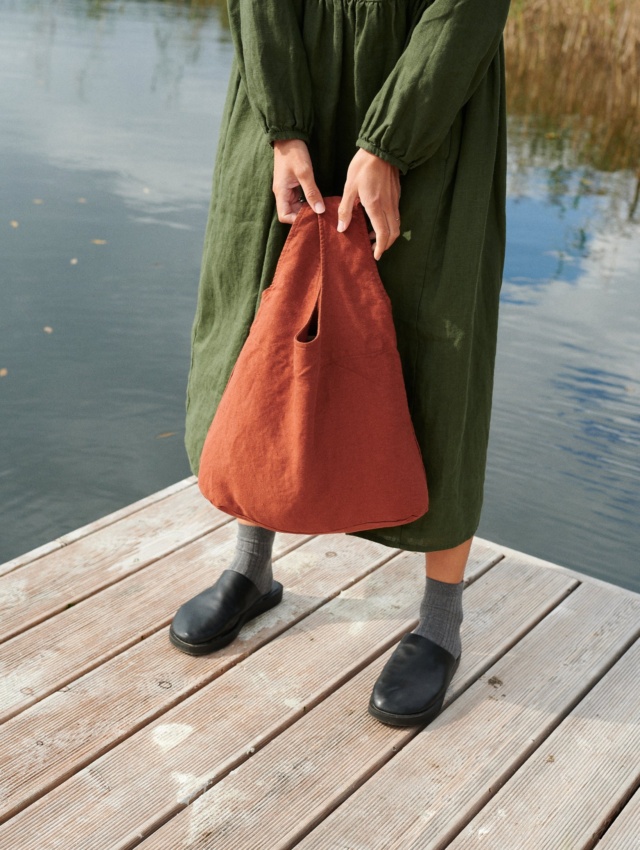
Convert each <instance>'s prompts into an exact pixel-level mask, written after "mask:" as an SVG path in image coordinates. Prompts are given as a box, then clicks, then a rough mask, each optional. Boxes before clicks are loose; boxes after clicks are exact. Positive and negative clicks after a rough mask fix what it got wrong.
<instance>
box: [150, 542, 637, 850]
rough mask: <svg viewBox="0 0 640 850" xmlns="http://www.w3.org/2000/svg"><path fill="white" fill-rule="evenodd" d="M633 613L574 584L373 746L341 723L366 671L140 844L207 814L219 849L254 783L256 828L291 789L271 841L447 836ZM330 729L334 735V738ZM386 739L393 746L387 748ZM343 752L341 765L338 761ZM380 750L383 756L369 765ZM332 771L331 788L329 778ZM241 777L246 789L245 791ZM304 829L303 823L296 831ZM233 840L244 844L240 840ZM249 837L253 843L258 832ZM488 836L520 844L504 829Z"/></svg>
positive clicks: (390, 842) (424, 843)
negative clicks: (458, 688)
mask: <svg viewBox="0 0 640 850" xmlns="http://www.w3.org/2000/svg"><path fill="white" fill-rule="evenodd" d="M507 560H509V559H507V558H505V561H507ZM541 577H542V580H543V581H552V580H554V579H556V578H558V577H560V574H559V573H555V572H553V571H549V572H547V571H541ZM565 579H566V580H570V577H568V576H565ZM520 598H521V600H524V599H525V598H526V597H525V596H524V594H523V596H522V597H520ZM638 613H639V608H638V604H637V602H635V600H634V599H630V598H621V597H620V595H619V594H618V593H617V592H615V591H613V592H612V593H607V592H606V591H604V590H602V589H601V588H599V587H598V588H596V587H595V586H593V585H591V584H584V585H580V586H579V587H578V588H577V589H576V590H575V591H574V592H573V593H572V594H571V595H570V596H569V597H568V598H567V599H566V600H565V601H564V602H562V603H561V604H560V605H558V606H557V607H556V608H554V609H553V610H552V611H551V612H550V613H549V614H548V615H547V616H546V617H545V618H544V619H543V620H542V621H541V622H540V623H539V624H538V625H537V626H536V627H535V628H534V629H533V630H532V631H531V632H529V634H527V635H526V636H525V637H523V638H522V639H521V640H520V641H519V642H518V643H517V644H516V645H515V646H514V647H513V648H512V649H511V650H510V651H509V652H507V653H506V654H505V655H504V657H502V658H500V659H499V660H498V661H497V662H496V663H494V664H493V666H491V667H490V668H489V669H487V670H486V672H484V673H483V675H482V676H481V677H480V678H479V679H478V681H476V682H475V683H474V684H472V685H471V687H469V688H468V690H466V691H465V692H464V693H463V694H462V695H461V696H459V697H458V698H457V699H456V700H455V701H454V702H453V703H452V704H450V705H449V706H448V708H447V709H446V710H445V711H444V712H443V713H441V714H440V715H439V716H438V717H437V718H436V719H435V721H433V723H431V724H430V725H429V726H427V727H426V729H424V730H423V731H421V732H420V733H418V734H415V733H411V734H410V733H408V732H406V731H404V730H400V731H399V732H390V733H387V735H386V736H385V735H383V734H382V733H380V736H379V740H378V748H377V750H376V751H375V752H370V751H369V750H368V749H367V747H368V742H367V741H366V738H365V736H366V735H368V734H372V731H370V726H367V725H364V724H362V725H361V726H360V728H357V727H354V728H353V729H352V730H350V731H349V732H348V733H347V731H346V730H345V729H344V728H343V727H344V726H345V724H346V723H347V722H348V719H347V718H346V717H345V712H344V708H345V706H347V705H348V704H349V702H350V701H353V699H354V698H355V697H357V695H358V694H360V693H362V695H363V696H364V693H366V691H367V689H368V688H369V686H370V685H371V683H372V681H373V679H374V676H373V674H372V675H371V677H370V679H369V680H367V678H366V675H365V674H363V681H362V684H361V690H360V691H358V692H357V693H356V692H354V693H353V694H349V695H348V696H347V695H346V694H345V696H344V699H343V702H342V705H336V709H335V711H334V712H333V713H332V714H325V713H324V711H322V709H324V706H321V707H320V709H319V710H318V714H317V716H315V718H314V719H312V716H313V715H315V712H313V713H312V715H310V716H309V718H306V721H307V724H306V726H305V727H302V726H301V725H300V724H297V725H298V726H300V729H299V730H298V737H297V738H296V739H295V740H294V739H293V738H292V741H291V744H290V745H287V748H286V750H285V749H284V741H283V742H282V746H280V741H278V742H276V745H275V746H274V748H273V749H274V754H273V756H272V758H271V760H270V761H269V762H268V763H267V762H265V761H260V762H258V761H257V759H252V760H251V762H249V765H248V766H247V770H246V771H242V772H241V771H240V770H238V771H237V772H236V775H235V777H234V779H233V781H231V779H230V778H229V780H226V781H225V782H226V784H224V785H223V784H222V783H221V785H220V786H218V787H217V788H216V789H214V790H215V792H216V793H215V795H212V797H211V803H210V804H208V803H207V802H206V796H207V795H204V796H203V797H202V798H200V799H199V800H197V801H196V803H194V806H193V809H194V810H193V813H191V814H189V813H188V812H185V813H183V814H181V815H179V816H177V817H176V818H175V819H174V821H172V822H171V824H169V825H168V826H167V827H166V828H164V829H161V830H160V831H159V832H158V833H157V836H158V840H157V841H153V840H152V841H150V842H148V846H147V844H144V845H143V846H144V847H145V850H150V848H157V847H168V846H169V844H168V843H167V839H168V838H169V837H171V838H173V839H176V840H175V844H174V846H176V847H177V846H180V841H179V840H177V838H178V836H179V835H192V836H198V835H202V834H204V832H205V830H206V829H207V824H212V823H213V824H215V826H211V829H212V830H213V833H212V834H214V835H215V836H216V837H217V836H218V835H220V836H221V840H220V841H219V842H218V841H216V843H215V846H216V850H224V848H226V847H227V846H231V845H227V843H226V841H227V838H226V836H227V832H226V830H229V832H228V834H229V835H230V836H235V837H239V835H240V833H239V832H238V829H237V828H235V827H234V826H233V822H232V815H235V816H237V814H238V807H237V803H236V802H235V801H234V799H233V794H234V793H235V794H238V802H240V803H241V802H242V801H243V800H246V795H247V793H249V794H253V795H254V797H255V799H254V800H253V807H254V809H255V811H257V812H260V818H261V830H260V832H261V834H262V832H263V828H262V823H264V824H265V825H266V824H268V822H269V811H270V806H271V800H272V799H273V800H276V801H279V802H280V805H281V807H284V804H283V799H284V797H283V796H282V795H283V794H286V793H287V789H288V793H289V795H290V796H289V797H288V798H287V800H286V811H287V813H289V812H291V813H292V814H291V818H289V817H287V820H286V822H283V818H282V815H280V816H279V821H280V827H281V831H280V838H279V839H278V841H276V843H274V844H272V845H271V847H272V850H275V848H284V847H292V846H296V848H300V850H326V848H328V847H331V848H336V849H337V848H345V847H349V848H351V850H383V848H384V850H417V848H420V850H425V849H426V848H430V849H431V848H444V847H448V846H449V842H450V840H451V839H452V838H453V837H454V836H455V835H456V834H457V833H458V832H459V831H460V829H461V828H462V827H463V826H464V825H465V824H466V823H467V822H468V821H469V819H470V818H471V817H473V816H474V815H475V814H476V812H477V811H478V810H479V809H480V808H481V807H482V806H483V805H485V803H486V802H487V800H488V799H490V798H491V796H492V795H493V794H494V793H495V791H496V789H497V788H499V787H500V786H501V785H502V784H503V783H504V782H505V781H506V779H507V778H508V777H509V776H510V775H512V774H513V772H514V771H515V770H517V768H518V767H519V766H520V764H522V762H523V761H524V760H525V759H526V758H527V757H528V756H529V755H530V754H531V752H533V751H534V750H535V749H536V748H537V747H538V746H540V743H541V742H542V741H543V740H544V739H545V738H546V737H547V735H548V734H549V733H550V732H551V731H552V729H553V728H554V727H555V726H557V725H558V723H559V722H560V721H561V720H562V718H563V717H564V715H565V714H566V713H567V712H568V711H570V710H571V708H572V707H573V706H574V705H575V704H576V702H577V701H578V700H579V699H580V698H581V697H582V696H583V695H584V694H585V693H586V692H588V690H589V689H590V688H591V687H592V686H593V684H594V683H595V682H596V681H598V679H599V678H600V677H601V676H602V675H603V673H604V672H605V671H606V670H607V669H608V667H609V666H610V665H611V663H612V660H613V659H615V658H616V657H617V656H618V655H619V654H620V653H622V652H623V651H624V649H625V648H626V647H627V646H628V645H629V643H630V641H632V640H633V639H634V637H635V635H636V634H637V633H638V628H639V624H638ZM596 616H597V621H596V620H595V619H594V618H595V617H596ZM469 645H472V644H469ZM463 651H464V650H463ZM461 666H462V665H461ZM454 682H455V680H454ZM334 737H335V740H336V741H338V743H339V747H335V746H334V745H333V743H332V742H333V740H334ZM363 740H364V743H365V744H366V745H367V746H366V747H365V746H363V743H362V742H363ZM305 741H306V742H310V741H312V742H314V746H313V748H312V749H311V748H310V747H309V746H308V744H307V746H306V747H305ZM316 742H317V743H318V748H316V746H315V744H316ZM276 747H277V750H276ZM394 749H396V750H400V752H399V753H398V755H395V757H393V758H392V756H394V752H393V750H394ZM296 759H297V762H296ZM389 759H391V760H390V761H388V760H389ZM340 760H342V761H344V762H346V763H347V764H348V765H350V767H349V768H348V769H345V770H340ZM254 761H255V762H256V764H255V766H253V767H251V766H252V765H253V763H254ZM385 761H388V763H387V764H385V765H384V767H382V768H381V769H379V770H378V768H380V767H381V765H382V764H383V763H384V762H385ZM278 762H279V764H280V771H281V774H282V775H283V779H280V780H279V781H278V793H277V794H276V792H275V791H274V790H273V787H272V782H273V781H274V780H273V777H272V774H271V773H270V770H271V768H272V765H274V764H277V763H278ZM308 763H311V764H313V765H314V770H313V771H312V772H310V777H311V778H312V779H313V781H314V783H315V784H316V785H317V786H318V790H317V791H316V790H315V789H309V788H308V784H307V782H306V780H305V784H304V785H301V789H300V791H295V790H294V789H292V788H291V787H290V785H289V783H290V782H291V781H293V777H294V775H295V774H294V772H293V771H292V770H291V768H290V767H287V766H290V765H292V764H300V765H306V764H308ZM376 771H378V772H377V773H376ZM374 773H375V776H374V775H373V774H374ZM258 776H259V777H260V779H261V780H262V781H263V782H264V788H265V789H266V788H269V789H270V792H269V794H268V795H265V796H264V799H263V798H260V796H259V791H258V789H257V788H256V784H255V783H256V782H257V779H256V777H258ZM369 777H371V778H369ZM368 778H369V779H368ZM367 779H368V781H366V780H367ZM330 783H333V784H334V785H335V789H333V790H332V789H331V788H330V787H327V785H328V784H330ZM240 786H242V787H244V788H247V789H250V790H249V791H248V792H242V791H240ZM358 786H360V787H358ZM354 789H357V790H354ZM347 798H348V799H347ZM343 801H344V802H343ZM340 803H342V805H339V804H340ZM338 806H339V807H338ZM216 807H217V808H216ZM336 807H337V808H336ZM332 809H334V811H333V813H331V812H332ZM216 812H217V814H216ZM178 818H180V829H179V827H178ZM250 824H253V825H255V820H253V817H252V816H247V815H246V814H244V813H243V815H242V818H241V821H240V825H241V826H242V828H243V829H244V828H245V825H246V826H249V825H250ZM314 827H315V828H314ZM307 829H309V830H311V831H310V832H309V834H308V835H307V836H306V837H303V836H305V830H307ZM163 833H164V836H165V837H162V838H161V836H162V835H163ZM223 833H224V839H223V838H222V835H223ZM296 842H299V843H296ZM190 846H193V847H196V846H200V844H198V843H197V842H195V843H194V844H193V845H190ZM236 846H242V841H239V843H238V844H237V845H236ZM254 846H255V850H258V848H259V847H262V846H265V847H266V846H267V844H266V843H265V845H262V844H259V845H258V844H256V845H254ZM488 846H494V847H507V848H511V847H519V846H520V845H519V844H518V843H517V842H516V843H512V842H511V841H509V842H507V843H506V844H505V843H503V844H489V845H488ZM555 846H556V847H558V846H560V845H555Z"/></svg>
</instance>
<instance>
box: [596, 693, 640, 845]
mask: <svg viewBox="0 0 640 850" xmlns="http://www.w3.org/2000/svg"><path fill="white" fill-rule="evenodd" d="M636 716H637V709H636ZM639 835H640V789H639V790H637V791H636V793H635V794H634V795H633V797H632V798H631V799H630V800H629V802H628V803H627V805H626V806H625V807H624V809H623V810H622V811H621V812H620V814H619V815H618V817H617V818H616V819H615V820H614V822H613V823H612V824H611V826H610V827H609V829H608V830H607V831H606V832H605V834H604V835H603V836H602V838H601V839H600V841H599V842H598V843H597V844H596V845H595V846H596V850H638V836H639Z"/></svg>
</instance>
